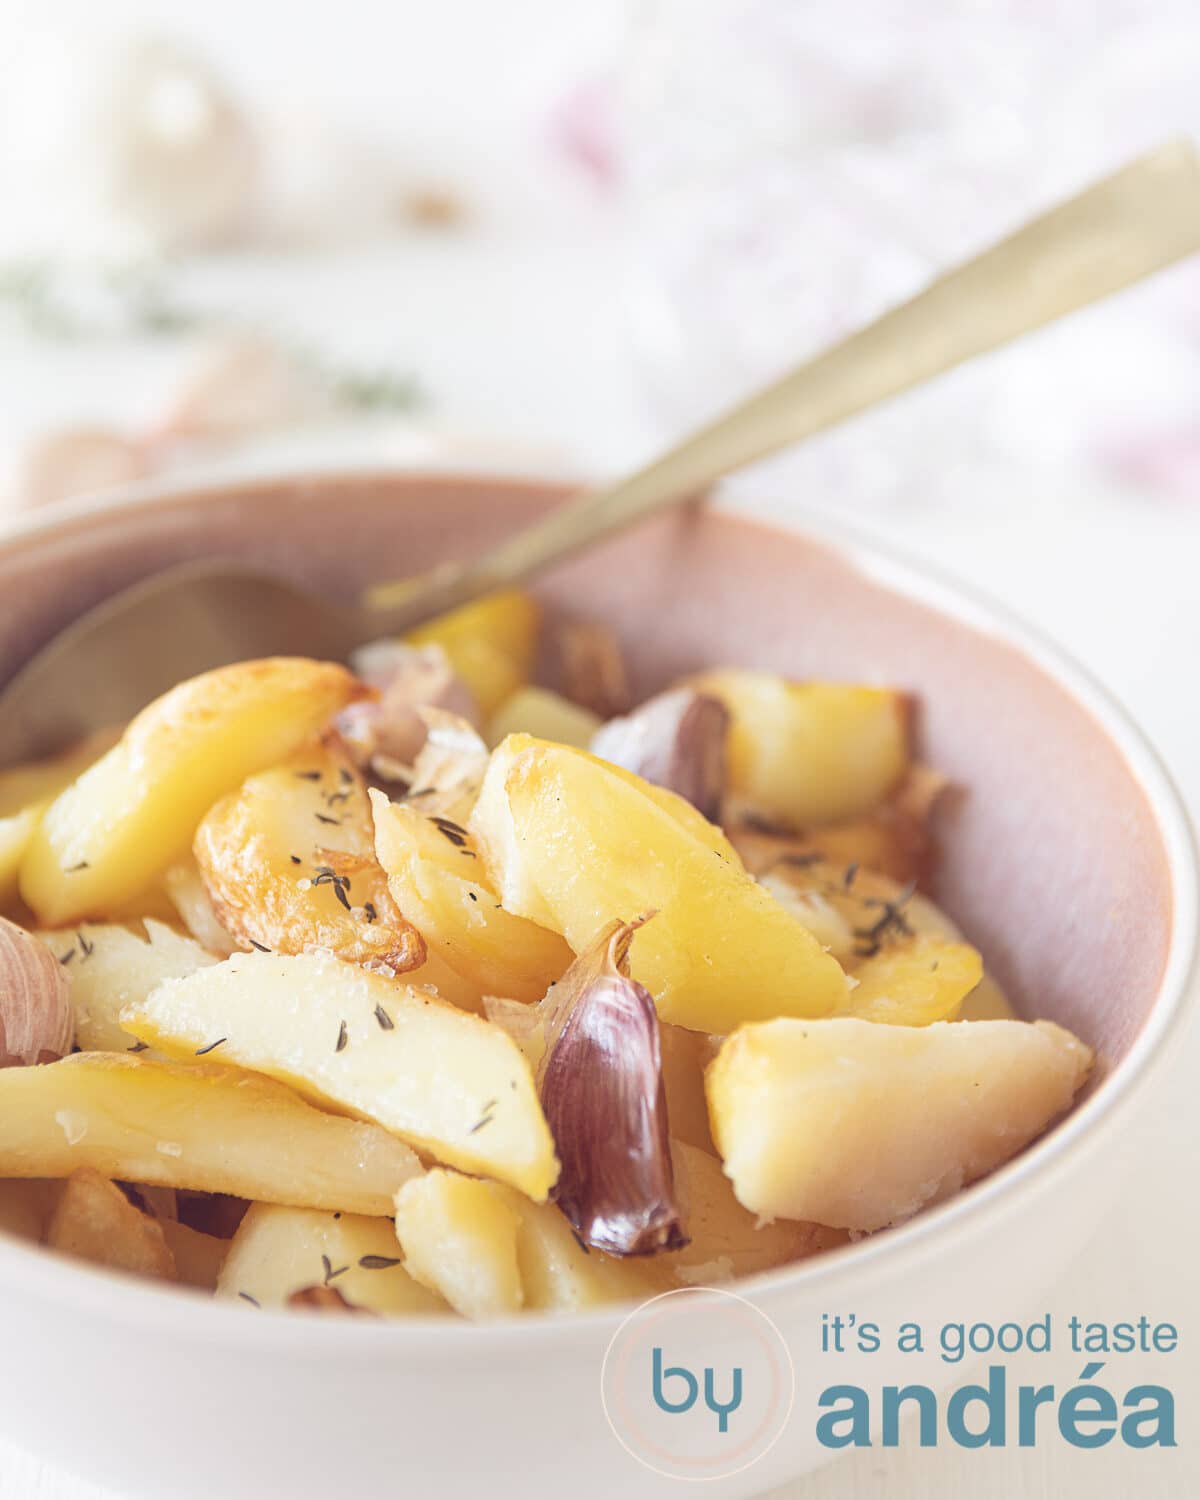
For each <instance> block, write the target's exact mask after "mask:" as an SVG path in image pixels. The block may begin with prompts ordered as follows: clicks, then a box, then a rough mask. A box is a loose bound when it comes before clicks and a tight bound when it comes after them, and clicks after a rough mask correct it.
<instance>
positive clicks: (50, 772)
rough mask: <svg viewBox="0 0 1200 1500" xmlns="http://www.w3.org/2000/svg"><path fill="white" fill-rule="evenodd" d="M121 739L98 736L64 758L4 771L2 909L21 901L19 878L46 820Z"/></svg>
mask: <svg viewBox="0 0 1200 1500" xmlns="http://www.w3.org/2000/svg"><path fill="white" fill-rule="evenodd" d="M116 739H117V735H116V734H115V733H112V734H95V735H89V737H88V738H87V739H86V740H84V741H83V743H82V744H80V745H78V746H76V747H75V748H74V749H72V750H68V751H67V752H66V754H64V755H58V756H55V757H54V758H53V759H52V760H43V761H36V762H33V763H32V764H30V765H26V766H14V767H13V768H12V769H11V770H9V771H0V906H4V907H11V906H12V904H13V902H14V901H15V900H16V899H17V877H18V874H19V872H20V868H21V862H22V860H23V859H24V857H25V851H26V850H27V849H28V848H29V844H30V842H31V840H32V838H33V835H34V833H35V831H36V830H37V827H38V824H39V823H40V822H41V821H42V816H43V814H44V813H45V811H46V809H47V808H48V807H49V806H50V804H51V802H53V800H54V799H55V797H57V796H58V794H59V793H60V792H61V791H62V790H63V788H64V787H68V786H70V785H71V783H72V782H73V781H74V780H75V778H76V777H77V776H78V775H79V774H80V773H81V772H82V771H86V770H87V768H88V767H89V766H90V765H92V764H93V763H94V762H95V761H97V760H99V758H100V756H101V755H103V754H104V752H105V751H106V750H107V749H108V748H109V747H110V746H111V745H112V744H114V743H115V741H116Z"/></svg>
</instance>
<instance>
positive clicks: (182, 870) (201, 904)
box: [163, 854, 238, 958]
mask: <svg viewBox="0 0 1200 1500" xmlns="http://www.w3.org/2000/svg"><path fill="white" fill-rule="evenodd" d="M163 886H164V887H165V889H166V892H167V895H168V897H169V898H170V901H171V905H172V906H173V907H174V908H175V911H176V913H177V916H178V920H179V921H180V922H182V923H183V926H184V929H185V931H186V932H188V933H189V934H190V936H191V937H193V938H195V940H196V941H197V942H198V943H199V944H200V946H201V947H202V948H206V949H207V950H208V952H209V953H211V954H212V955H213V956H214V957H215V958H228V957H229V955H230V954H231V953H236V952H237V951H238V945H237V943H236V942H234V940H233V938H232V937H231V936H230V934H229V933H228V931H227V930H226V929H225V927H224V926H223V925H222V923H221V919H220V917H218V916H217V912H216V908H215V907H214V906H213V904H212V897H211V896H210V895H209V894H208V887H207V886H206V885H205V884H204V877H203V875H201V873H200V866H199V865H198V864H197V863H196V861H195V858H194V857H193V856H192V855H190V854H189V855H188V857H187V858H186V859H181V860H180V861H179V862H178V863H177V864H173V865H172V866H171V868H170V869H169V870H168V871H167V873H166V874H165V875H164V876H163Z"/></svg>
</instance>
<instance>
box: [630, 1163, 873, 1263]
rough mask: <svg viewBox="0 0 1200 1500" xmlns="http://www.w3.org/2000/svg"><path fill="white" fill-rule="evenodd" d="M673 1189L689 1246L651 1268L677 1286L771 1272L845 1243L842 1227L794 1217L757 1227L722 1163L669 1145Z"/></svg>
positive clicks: (658, 1261)
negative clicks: (827, 1226) (672, 1169)
mask: <svg viewBox="0 0 1200 1500" xmlns="http://www.w3.org/2000/svg"><path fill="white" fill-rule="evenodd" d="M671 1156H672V1159H673V1161H674V1164H675V1191H676V1193H677V1195H678V1198H679V1202H680V1205H681V1207H682V1210H683V1226H684V1230H685V1231H686V1233H687V1236H688V1239H689V1244H688V1245H686V1246H685V1247H684V1249H682V1250H672V1251H669V1252H668V1253H667V1254H666V1255H659V1256H655V1258H654V1269H655V1270H656V1271H658V1272H663V1273H667V1274H669V1275H670V1277H671V1279H672V1281H673V1282H674V1284H676V1285H678V1286H698V1285H700V1286H709V1285H712V1284H713V1283H714V1282H722V1281H729V1280H731V1279H732V1278H733V1277H735V1276H751V1275H753V1274H754V1273H755V1272H758V1271H770V1270H773V1269H774V1268H775V1267H776V1266H785V1265H788V1264H789V1263H790V1262H791V1261H794V1260H803V1259H805V1258H806V1257H807V1256H809V1255H817V1254H819V1253H820V1252H821V1251H822V1250H833V1249H836V1248H837V1247H838V1246H839V1245H845V1244H848V1243H849V1236H848V1235H847V1233H846V1232H845V1230H842V1229H826V1228H825V1227H824V1226H823V1225H820V1224H810V1223H804V1222H801V1221H798V1220H795V1219H777V1220H776V1221H775V1222H774V1223H773V1224H760V1223H759V1221H758V1219H757V1218H756V1217H755V1216H754V1214H752V1213H750V1212H749V1211H748V1210H747V1209H745V1208H743V1207H742V1205H741V1204H740V1203H739V1202H738V1200H737V1198H736V1196H735V1195H734V1191H733V1185H732V1184H731V1183H730V1181H729V1179H728V1177H726V1176H725V1173H724V1172H723V1171H722V1169H721V1163H720V1162H719V1161H718V1159H717V1158H716V1157H715V1156H712V1155H710V1154H709V1153H708V1152H707V1151H701V1150H698V1149H697V1148H696V1147H695V1146H689V1145H687V1144H686V1143H685V1142H683V1141H674V1142H672V1146H671Z"/></svg>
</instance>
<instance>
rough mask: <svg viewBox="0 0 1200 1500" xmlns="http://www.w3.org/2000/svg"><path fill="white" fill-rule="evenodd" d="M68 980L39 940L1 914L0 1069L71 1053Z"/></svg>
mask: <svg viewBox="0 0 1200 1500" xmlns="http://www.w3.org/2000/svg"><path fill="white" fill-rule="evenodd" d="M70 983H71V981H70V976H69V974H68V972H67V969H66V967H65V966H64V965H63V964H61V963H59V961H58V959H57V958H55V956H54V954H53V953H51V952H50V950H49V948H47V947H46V945H45V944H44V943H41V942H39V941H38V939H37V938H35V937H34V936H33V935H32V933H28V932H26V931H25V929H24V928H23V927H18V926H17V924H16V923H15V922H10V921H8V920H7V919H6V918H4V917H0V1068H12V1067H22V1066H28V1065H29V1064H31V1063H41V1062H56V1061H57V1060H58V1059H59V1058H60V1057H65V1056H66V1055H67V1053H68V1052H70V1050H71V1046H72V1044H73V1042H74V1040H75V1013H74V1011H73V1010H72V1009H71V1001H70V997H69V990H70Z"/></svg>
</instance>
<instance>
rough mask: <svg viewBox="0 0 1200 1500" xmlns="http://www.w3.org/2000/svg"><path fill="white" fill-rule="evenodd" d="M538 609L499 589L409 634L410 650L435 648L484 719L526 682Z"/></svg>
mask: <svg viewBox="0 0 1200 1500" xmlns="http://www.w3.org/2000/svg"><path fill="white" fill-rule="evenodd" d="M540 622H541V611H540V610H539V609H538V606H537V604H536V603H535V602H534V601H533V599H532V598H530V596H529V595H528V594H525V593H522V592H521V590H520V589H502V590H500V591H499V592H497V593H494V594H488V595H486V596H485V597H484V598H482V599H476V600H474V601H473V602H472V603H470V604H464V605H463V606H462V608H461V609H455V610H451V611H450V613H449V614H445V615H439V616H438V617H437V618H436V619H434V620H430V621H428V622H427V623H426V624H424V625H419V626H418V627H417V628H416V629H415V630H410V631H409V633H408V634H407V635H406V636H405V640H406V641H408V642H409V643H410V644H411V645H414V646H427V645H435V646H441V648H442V649H443V650H444V651H445V653H446V655H447V656H448V657H449V659H450V665H451V666H452V667H453V668H454V671H455V673H456V674H457V675H458V676H459V677H460V678H461V679H462V681H463V682H465V683H466V685H467V687H468V689H469V690H470V692H471V696H472V697H473V698H474V699H475V702H476V703H477V704H478V705H479V710H480V712H481V713H482V714H483V716H484V718H485V719H486V718H490V717H491V715H492V714H494V713H495V712H496V710H497V708H499V706H500V705H501V703H503V702H504V700H505V699H506V698H510V697H511V696H512V695H513V693H515V692H516V690H517V689H518V688H519V687H522V686H523V685H524V684H525V683H526V682H528V681H529V674H530V672H531V670H532V669H533V657H534V652H535V651H536V649H537V637H538V628H539V625H540Z"/></svg>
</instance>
